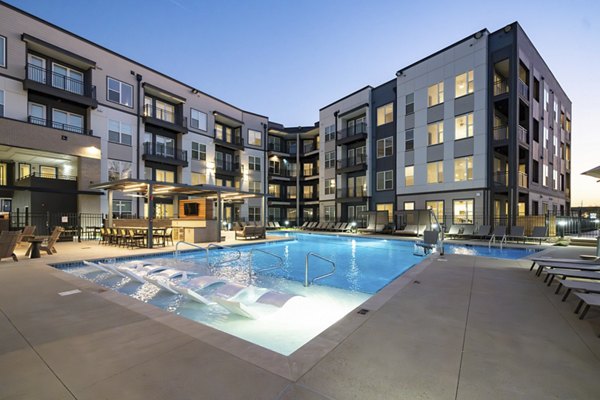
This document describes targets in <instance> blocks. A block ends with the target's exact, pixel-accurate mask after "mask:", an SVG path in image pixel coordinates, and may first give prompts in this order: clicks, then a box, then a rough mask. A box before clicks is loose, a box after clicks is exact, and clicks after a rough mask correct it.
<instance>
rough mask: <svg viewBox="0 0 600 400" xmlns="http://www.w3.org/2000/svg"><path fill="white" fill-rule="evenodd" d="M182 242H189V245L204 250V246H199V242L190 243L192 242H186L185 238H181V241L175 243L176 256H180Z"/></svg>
mask: <svg viewBox="0 0 600 400" xmlns="http://www.w3.org/2000/svg"><path fill="white" fill-rule="evenodd" d="M180 244H187V245H188V246H192V247H196V248H198V249H202V250H204V247H202V246H198V245H197V244H194V243H190V242H184V241H183V240H180V241H179V242H177V243H175V258H177V257H179V245H180Z"/></svg>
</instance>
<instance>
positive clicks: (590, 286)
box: [558, 279, 600, 301]
mask: <svg viewBox="0 0 600 400" xmlns="http://www.w3.org/2000/svg"><path fill="white" fill-rule="evenodd" d="M558 282H559V284H560V285H562V286H563V287H564V288H565V289H567V290H566V291H565V294H564V296H563V297H562V300H561V301H565V300H567V297H569V294H570V293H571V291H573V290H575V291H576V292H583V293H600V282H586V281H570V280H568V279H560V280H559V281H558Z"/></svg>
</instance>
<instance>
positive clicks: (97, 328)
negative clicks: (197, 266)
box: [0, 242, 600, 400]
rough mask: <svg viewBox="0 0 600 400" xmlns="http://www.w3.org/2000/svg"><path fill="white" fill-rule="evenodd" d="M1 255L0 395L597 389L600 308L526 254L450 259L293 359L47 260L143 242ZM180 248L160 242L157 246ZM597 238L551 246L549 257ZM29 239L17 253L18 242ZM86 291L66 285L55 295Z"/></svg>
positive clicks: (479, 393)
mask: <svg viewBox="0 0 600 400" xmlns="http://www.w3.org/2000/svg"><path fill="white" fill-rule="evenodd" d="M57 249H58V254H55V255H53V256H47V255H46V256H44V255H43V256H42V258H41V259H38V260H29V259H25V258H22V260H21V261H20V262H18V263H15V262H12V261H9V260H3V261H1V262H0V283H1V284H2V289H1V290H0V399H120V400H121V399H123V400H125V399H192V398H202V399H314V400H317V399H319V400H321V399H329V400H331V399H336V400H337V399H397V398H406V399H508V398H509V399H592V398H597V397H598V393H600V380H599V379H598V376H599V373H600V338H599V337H598V334H599V333H600V312H599V311H598V310H594V309H592V310H590V312H589V313H588V316H587V317H586V319H585V320H583V321H580V320H578V318H577V316H576V315H575V314H573V309H574V308H575V302H576V301H575V296H570V298H569V299H568V300H567V301H566V302H564V303H562V302H561V301H560V299H561V296H557V295H554V287H552V288H548V287H546V286H545V285H544V284H543V282H542V279H540V278H536V277H535V275H534V273H533V272H530V271H529V266H530V263H529V262H526V261H512V260H499V259H488V258H482V257H471V256H462V255H446V256H445V257H443V259H441V260H440V259H439V257H437V256H435V257H431V258H429V259H427V260H425V261H424V262H423V263H421V264H419V265H417V266H416V267H414V268H413V269H411V270H410V271H409V272H408V273H407V274H405V275H403V276H402V277H400V278H399V279H397V280H396V281H394V282H393V283H391V284H390V285H388V286H387V287H386V288H385V289H384V290H382V291H381V292H380V293H379V294H377V295H376V296H374V297H372V298H371V299H369V300H368V301H367V303H365V304H364V305H363V306H362V307H363V308H366V309H368V310H370V311H369V312H368V313H367V314H366V315H362V314H358V313H356V312H352V313H350V314H349V315H348V316H346V317H345V318H343V319H342V320H341V321H339V322H338V323H337V324H335V325H333V326H332V327H330V328H329V329H328V330H327V331H325V332H324V333H323V334H321V335H320V336H319V337H317V338H316V339H314V340H313V341H311V342H310V343H308V344H307V345H306V346H304V347H302V348H301V349H300V350H298V351H297V352H296V353H294V354H293V355H292V356H290V357H284V356H281V355H279V354H276V353H273V352H271V351H269V350H266V349H262V348H259V347H258V346H255V345H252V344H249V343H247V342H244V341H242V340H240V339H237V338H233V337H231V336H229V335H227V334H225V333H222V332H219V331H216V330H214V329H212V328H209V327H205V326H203V325H199V324H197V323H194V322H191V321H188V320H186V319H184V318H180V317H178V316H176V315H173V314H170V313H167V312H166V311H163V310H160V309H157V308H155V307H153V306H150V305H148V304H145V303H141V302H137V301H136V300H133V299H130V298H128V297H127V296H124V295H120V294H118V293H114V292H112V291H107V290H105V289H103V288H101V287H99V286H97V285H95V284H93V283H91V282H88V281H84V280H81V279H79V278H76V277H74V276H72V275H69V274H67V273H64V272H62V271H58V270H55V269H53V268H51V267H48V266H47V265H46V264H47V263H50V262H52V263H57V262H63V261H72V260H80V259H92V258H99V257H115V256H119V255H131V254H132V253H133V254H135V253H140V254H141V253H142V252H146V251H140V250H133V251H132V250H125V249H117V248H114V247H107V246H99V245H97V244H95V243H89V242H84V243H59V244H58V245H57ZM165 250H172V248H166V249H155V250H153V251H154V252H161V251H165ZM592 252H593V249H592V248H585V247H568V248H560V247H550V248H547V249H546V250H545V253H547V254H548V255H550V256H553V257H577V256H578V255H579V254H591V253H592ZM23 253H24V249H21V250H20V251H19V252H18V253H17V254H23ZM73 289H78V290H81V292H80V293H76V294H73V295H68V296H60V295H59V293H61V292H65V291H70V290H73Z"/></svg>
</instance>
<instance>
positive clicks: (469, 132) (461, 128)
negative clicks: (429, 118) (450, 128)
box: [454, 113, 473, 140]
mask: <svg viewBox="0 0 600 400" xmlns="http://www.w3.org/2000/svg"><path fill="white" fill-rule="evenodd" d="M454 125H455V126H454V139H456V140H458V139H464V138H468V137H472V136H473V113H469V114H465V115H460V116H458V117H456V118H455V119H454Z"/></svg>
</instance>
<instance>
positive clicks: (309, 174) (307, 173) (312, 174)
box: [302, 166, 319, 179]
mask: <svg viewBox="0 0 600 400" xmlns="http://www.w3.org/2000/svg"><path fill="white" fill-rule="evenodd" d="M302 177H303V178H305V179H311V178H318V177H319V168H318V167H315V166H313V168H312V169H310V170H306V169H305V170H304V171H302Z"/></svg>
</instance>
